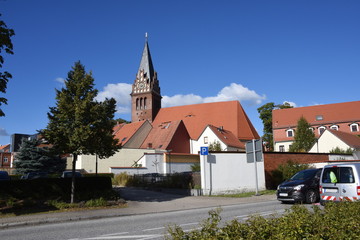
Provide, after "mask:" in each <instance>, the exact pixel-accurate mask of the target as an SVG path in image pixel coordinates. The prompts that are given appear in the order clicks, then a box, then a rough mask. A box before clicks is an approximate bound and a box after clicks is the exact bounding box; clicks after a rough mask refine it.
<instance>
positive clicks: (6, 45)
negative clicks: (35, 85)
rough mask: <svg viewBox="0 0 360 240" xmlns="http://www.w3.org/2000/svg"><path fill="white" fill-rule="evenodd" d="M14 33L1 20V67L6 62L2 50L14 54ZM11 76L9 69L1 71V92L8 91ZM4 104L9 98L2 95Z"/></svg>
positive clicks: (0, 112)
mask: <svg viewBox="0 0 360 240" xmlns="http://www.w3.org/2000/svg"><path fill="white" fill-rule="evenodd" d="M0 16H1V14H0ZM14 35H15V32H14V30H13V29H9V28H8V27H7V26H6V24H5V22H4V21H2V20H0V69H1V68H2V66H3V64H4V57H3V56H2V51H5V53H7V54H14V52H13V44H12V42H11V37H12V36H14ZM10 78H12V76H11V74H10V73H8V72H7V71H5V72H0V93H6V87H7V83H8V81H9V79H10ZM2 104H7V99H6V98H4V97H0V106H1V105H2ZM3 116H5V113H4V112H3V111H2V110H1V108H0V117H3Z"/></svg>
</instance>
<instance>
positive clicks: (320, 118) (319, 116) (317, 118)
mask: <svg viewBox="0 0 360 240" xmlns="http://www.w3.org/2000/svg"><path fill="white" fill-rule="evenodd" d="M323 119H324V118H323V116H322V115H317V116H316V121H321V120H323Z"/></svg>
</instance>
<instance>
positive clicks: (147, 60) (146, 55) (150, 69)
mask: <svg viewBox="0 0 360 240" xmlns="http://www.w3.org/2000/svg"><path fill="white" fill-rule="evenodd" d="M141 70H143V71H144V74H146V75H147V76H148V77H149V79H150V80H152V79H153V78H154V73H155V70H154V66H153V63H152V59H151V54H150V49H149V44H148V34H147V33H145V46H144V50H143V54H142V57H141V61H140V67H139V71H138V72H140V71H141Z"/></svg>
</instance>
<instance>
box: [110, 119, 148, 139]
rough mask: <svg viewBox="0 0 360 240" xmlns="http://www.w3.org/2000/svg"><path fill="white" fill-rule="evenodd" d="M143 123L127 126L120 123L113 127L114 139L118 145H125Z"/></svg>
mask: <svg viewBox="0 0 360 240" xmlns="http://www.w3.org/2000/svg"><path fill="white" fill-rule="evenodd" d="M144 123H145V121H139V122H133V123H128V124H126V123H121V124H118V125H116V126H115V127H114V135H115V138H116V139H119V143H121V145H124V144H126V143H127V142H128V141H129V139H131V137H132V136H133V135H134V134H135V133H136V131H137V130H138V129H139V128H140V127H141V126H142V125H143V124H144Z"/></svg>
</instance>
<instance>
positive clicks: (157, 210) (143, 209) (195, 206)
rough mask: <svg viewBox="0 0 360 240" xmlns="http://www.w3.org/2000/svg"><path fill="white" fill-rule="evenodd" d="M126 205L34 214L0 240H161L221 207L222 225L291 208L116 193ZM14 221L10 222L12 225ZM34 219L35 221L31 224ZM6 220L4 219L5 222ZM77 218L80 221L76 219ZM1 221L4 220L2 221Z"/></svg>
mask: <svg viewBox="0 0 360 240" xmlns="http://www.w3.org/2000/svg"><path fill="white" fill-rule="evenodd" d="M119 191H120V192H121V195H122V197H124V198H125V199H126V200H127V201H128V204H129V207H128V208H125V209H108V210H99V211H82V212H65V213H57V214H35V215H32V216H30V217H21V221H22V223H23V224H20V225H16V224H15V225H14V226H12V227H8V228H3V229H2V230H0V236H1V237H0V238H1V239H2V240H12V239H16V240H18V239H36V240H42V239H43V240H48V239H69V240H70V239H71V240H74V239H79V240H80V239H82V240H85V239H88V240H97V239H163V238H164V234H166V233H167V227H168V226H169V225H174V224H177V225H179V226H181V227H182V228H183V229H184V230H189V229H194V228H198V227H200V225H201V222H202V221H204V220H205V219H206V218H207V217H208V212H209V211H210V210H213V209H216V208H218V207H220V208H221V209H222V212H221V216H222V218H223V221H222V224H224V223H225V222H226V221H229V220H232V219H238V220H239V221H242V220H245V219H247V218H248V217H249V215H253V214H257V215H262V216H269V215H271V214H274V213H277V214H281V213H283V211H284V209H285V208H289V207H291V205H286V204H281V203H280V202H279V201H277V200H276V199H275V196H265V195H264V196H253V197H249V198H217V197H189V196H180V195H175V194H166V193H161V192H152V191H144V190H139V189H128V188H123V189H119ZM16 219H17V218H12V219H11V221H15V220H16ZM34 219H37V220H38V221H37V222H36V221H34ZM8 220H9V221H10V219H8ZM78 220H81V221H78ZM2 221H3V222H4V219H2Z"/></svg>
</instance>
